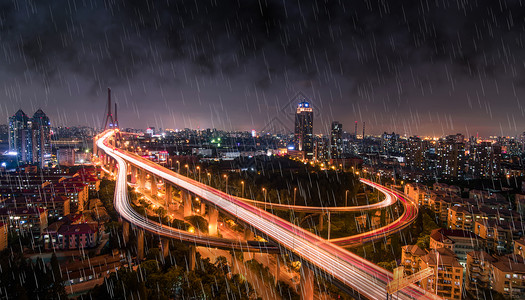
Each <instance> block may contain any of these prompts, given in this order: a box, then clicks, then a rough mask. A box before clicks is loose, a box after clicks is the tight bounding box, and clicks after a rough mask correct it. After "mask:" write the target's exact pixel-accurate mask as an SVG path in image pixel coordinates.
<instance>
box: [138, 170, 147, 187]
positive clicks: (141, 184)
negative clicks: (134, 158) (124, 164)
mask: <svg viewBox="0 0 525 300" xmlns="http://www.w3.org/2000/svg"><path fill="white" fill-rule="evenodd" d="M138 172H139V188H140V189H144V188H145V187H146V171H144V170H141V169H138Z"/></svg>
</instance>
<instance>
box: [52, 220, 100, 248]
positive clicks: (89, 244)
mask: <svg viewBox="0 0 525 300" xmlns="http://www.w3.org/2000/svg"><path fill="white" fill-rule="evenodd" d="M98 242H99V227H98V224H97V223H76V224H75V223H70V222H61V221H59V222H55V223H53V224H51V225H50V226H49V228H48V229H47V230H46V231H45V235H44V245H45V248H46V249H56V250H58V249H60V250H72V249H85V248H93V247H96V246H97V245H98Z"/></svg>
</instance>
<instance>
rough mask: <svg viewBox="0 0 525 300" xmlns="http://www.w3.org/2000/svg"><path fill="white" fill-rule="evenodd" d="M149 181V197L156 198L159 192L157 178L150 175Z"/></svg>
mask: <svg viewBox="0 0 525 300" xmlns="http://www.w3.org/2000/svg"><path fill="white" fill-rule="evenodd" d="M150 181H151V185H150V187H151V195H152V196H157V193H158V192H159V189H158V188H157V176H155V175H153V174H150Z"/></svg>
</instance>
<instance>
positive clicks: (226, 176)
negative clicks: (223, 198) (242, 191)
mask: <svg viewBox="0 0 525 300" xmlns="http://www.w3.org/2000/svg"><path fill="white" fill-rule="evenodd" d="M222 177H224V178H225V179H226V194H228V175H222Z"/></svg>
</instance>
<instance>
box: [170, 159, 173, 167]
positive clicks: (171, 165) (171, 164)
mask: <svg viewBox="0 0 525 300" xmlns="http://www.w3.org/2000/svg"><path fill="white" fill-rule="evenodd" d="M171 168H173V161H172V160H171V158H170V169H171Z"/></svg>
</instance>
